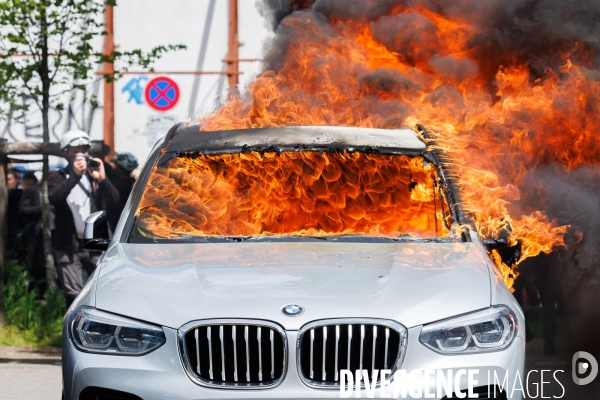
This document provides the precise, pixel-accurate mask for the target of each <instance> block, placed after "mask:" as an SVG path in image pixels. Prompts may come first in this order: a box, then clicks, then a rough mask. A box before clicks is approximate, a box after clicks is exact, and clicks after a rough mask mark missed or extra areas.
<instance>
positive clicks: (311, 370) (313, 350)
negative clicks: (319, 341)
mask: <svg viewBox="0 0 600 400" xmlns="http://www.w3.org/2000/svg"><path fill="white" fill-rule="evenodd" d="M314 343H315V330H314V329H311V330H310V379H313V377H314V375H315V373H314V370H313V358H314V357H313V356H314V352H315V349H314Z"/></svg>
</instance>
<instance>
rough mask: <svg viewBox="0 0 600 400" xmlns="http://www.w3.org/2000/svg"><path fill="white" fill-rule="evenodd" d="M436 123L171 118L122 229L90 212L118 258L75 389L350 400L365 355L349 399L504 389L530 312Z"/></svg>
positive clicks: (100, 278) (83, 333) (94, 245)
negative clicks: (444, 149) (208, 122)
mask: <svg viewBox="0 0 600 400" xmlns="http://www.w3.org/2000/svg"><path fill="white" fill-rule="evenodd" d="M423 135H426V133H425V132H424V130H422V129H421V128H418V132H417V131H413V130H411V129H388V130H381V129H365V128H348V127H285V128H265V129H250V130H232V131H218V132H201V131H200V130H199V127H198V126H183V125H177V126H175V127H174V128H173V129H171V131H170V132H169V133H168V134H167V136H166V137H165V139H164V140H161V141H160V142H159V143H157V145H156V146H155V148H154V150H153V151H152V153H151V155H150V156H149V158H148V160H147V161H146V164H145V166H144V168H143V170H142V172H141V175H140V177H139V179H138V181H137V183H136V185H135V188H134V190H133V192H132V195H131V197H130V199H129V202H128V203H127V206H126V208H125V211H124V212H123V215H122V217H121V220H120V222H119V225H118V226H117V227H116V229H115V232H114V236H113V237H112V239H108V230H107V226H106V217H105V215H104V213H103V212H99V213H96V214H94V215H92V216H90V218H88V221H87V223H86V232H85V235H84V236H85V243H86V247H87V248H88V249H95V250H101V251H104V256H103V257H102V259H101V261H100V263H99V264H98V267H97V269H96V271H95V273H94V274H93V275H92V277H91V278H90V279H89V281H88V282H87V285H86V286H85V289H84V291H83V292H82V293H81V295H80V296H79V297H78V298H77V300H76V301H75V302H74V304H73V305H72V306H71V308H70V309H69V310H68V312H67V315H66V316H65V320H64V335H63V384H64V398H65V399H68V400H77V399H81V400H86V399H144V400H151V399H233V398H236V399H239V398H261V399H264V398H298V399H300V398H311V399H316V398H337V397H340V395H341V394H342V393H348V390H349V388H347V387H346V383H347V379H349V378H348V376H349V374H348V372H347V371H350V372H351V374H354V373H355V371H356V370H360V371H362V372H363V376H364V380H365V382H362V381H361V382H358V384H357V383H356V382H355V387H354V391H355V393H354V394H353V395H352V396H353V397H354V396H356V395H357V393H356V390H358V391H361V392H362V393H360V394H361V395H362V397H367V395H368V394H369V390H370V389H371V390H372V389H373V386H375V387H376V388H377V390H385V388H386V386H387V387H388V389H389V387H390V385H391V386H393V385H394V383H395V382H396V381H398V379H399V378H398V377H399V376H401V375H399V374H397V372H401V371H405V372H406V374H407V375H406V376H408V377H410V379H408V381H407V382H408V384H414V383H415V381H419V382H418V383H420V384H421V386H422V387H423V385H424V386H425V389H424V390H426V391H427V392H426V393H432V394H433V396H434V397H433V398H437V399H440V398H444V399H451V398H464V397H465V396H467V398H469V397H468V392H467V387H468V386H473V387H471V391H472V392H474V393H479V397H478V398H480V399H481V398H498V399H500V398H506V393H505V392H503V393H500V392H499V391H498V390H499V388H497V387H496V385H497V382H498V381H497V380H496V379H495V378H497V379H498V380H499V381H500V382H502V381H503V380H504V379H508V381H509V382H511V383H512V382H513V380H514V379H515V378H516V376H517V375H518V374H521V375H522V373H523V366H524V350H525V341H524V316H523V313H522V311H521V309H520V308H519V306H518V304H517V303H516V301H515V300H514V298H513V296H512V295H511V293H510V292H509V290H508V289H507V288H506V287H505V285H504V284H503V282H502V277H501V275H500V273H499V272H498V270H497V269H496V267H495V265H494V263H493V262H492V261H491V259H490V258H489V257H488V254H487V252H486V248H485V246H484V244H483V243H482V241H481V240H480V238H479V237H478V235H477V233H476V232H474V231H473V230H471V229H469V227H468V221H466V217H465V215H464V213H463V212H461V210H460V207H459V201H458V199H459V197H458V196H460V193H457V192H456V190H455V188H454V187H453V185H452V182H451V180H449V179H447V177H446V174H445V171H444V169H443V168H442V165H441V163H440V161H439V157H438V155H437V154H436V153H435V152H432V151H430V150H428V147H427V145H426V144H425V142H424V141H423V139H422V138H423ZM431 370H434V371H435V370H437V371H444V373H446V372H447V373H449V374H452V373H453V374H454V375H453V376H454V377H456V379H455V380H453V382H454V383H455V385H454V388H453V389H452V391H451V393H446V392H444V391H441V392H440V391H439V390H438V388H437V386H436V382H435V380H433V381H432V382H429V381H428V380H426V379H425V378H426V377H427V374H426V373H421V374H412V372H413V371H422V372H424V371H431ZM472 370H473V371H477V374H478V375H477V378H476V379H475V380H472V381H471V382H469V374H467V373H462V372H461V371H463V372H464V371H472ZM382 374H383V378H382ZM355 377H359V376H355ZM369 380H370V381H369ZM398 384H399V383H398ZM340 385H341V386H342V387H340ZM490 388H494V389H496V394H495V395H494V394H493V392H492V394H490V395H489V397H487V396H488V391H489V390H490ZM409 389H410V388H409ZM342 390H345V392H342ZM393 392H394V391H393V390H390V393H392V395H393ZM399 393H402V391H401V390H400V391H396V395H399ZM422 393H424V392H422ZM379 396H380V394H379V392H377V394H376V397H379ZM404 396H405V397H409V398H411V396H412V397H419V396H418V393H416V392H415V391H414V390H412V389H410V390H408V391H406V393H405V394H404ZM422 396H423V397H425V395H424V394H422ZM436 396H437V397H436Z"/></svg>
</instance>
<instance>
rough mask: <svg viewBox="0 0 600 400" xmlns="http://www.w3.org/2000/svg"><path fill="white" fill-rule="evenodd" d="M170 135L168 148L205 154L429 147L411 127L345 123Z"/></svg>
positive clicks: (412, 151)
mask: <svg viewBox="0 0 600 400" xmlns="http://www.w3.org/2000/svg"><path fill="white" fill-rule="evenodd" d="M168 136H171V140H170V141H169V139H168V138H167V141H166V142H167V143H166V149H165V150H166V151H167V152H171V153H183V152H195V151H197V152H201V153H205V154H222V153H240V152H246V151H299V150H317V151H318V150H325V151H327V150H329V151H335V150H342V149H346V150H350V151H368V152H377V153H387V154H421V153H423V152H424V151H425V150H426V149H427V145H426V144H425V143H424V142H423V141H422V139H421V138H420V137H419V136H418V135H417V133H415V131H413V130H412V129H409V128H403V129H376V128H356V127H343V126H289V127H280V128H258V129H236V130H223V131H200V127H199V126H198V125H194V126H189V127H185V128H183V129H179V130H177V132H176V133H175V132H174V135H168Z"/></svg>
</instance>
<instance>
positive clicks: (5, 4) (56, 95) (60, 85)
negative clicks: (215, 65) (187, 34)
mask: <svg viewBox="0 0 600 400" xmlns="http://www.w3.org/2000/svg"><path fill="white" fill-rule="evenodd" d="M105 4H106V5H113V6H114V5H116V1H115V0H108V1H106V3H105V2H103V1H101V0H5V1H0V114H1V115H7V114H8V113H13V115H14V113H15V111H16V112H17V116H18V115H21V116H22V115H23V112H25V111H27V110H26V109H27V107H28V106H29V104H31V103H30V102H23V101H22V99H23V98H24V97H26V98H29V99H31V100H32V101H33V103H34V104H36V105H37V106H38V107H39V108H40V110H42V111H43V102H42V99H43V97H44V95H47V96H49V101H50V106H51V107H54V108H57V109H62V108H63V107H64V105H63V104H62V103H61V98H64V97H63V96H60V94H62V93H64V91H67V90H73V89H83V83H82V82H84V83H85V82H86V81H89V80H90V79H91V78H92V77H93V76H92V74H93V70H94V68H95V67H96V66H97V65H98V63H103V62H107V63H114V64H115V72H114V74H113V75H107V76H105V79H107V80H114V79H115V78H118V77H119V72H122V71H124V70H127V68H128V67H130V66H133V65H138V66H141V67H143V68H148V67H149V66H150V65H151V64H152V62H153V61H155V60H157V59H158V58H159V57H160V56H161V55H162V54H164V53H165V52H167V51H171V50H178V49H183V48H184V46H182V45H168V46H158V47H154V48H153V49H151V50H150V51H147V52H144V51H142V50H140V49H132V50H114V51H112V52H111V53H110V54H103V53H102V51H101V49H102V37H103V35H105V34H106V32H105V30H104V18H103V14H104V9H105ZM18 111H21V113H18Z"/></svg>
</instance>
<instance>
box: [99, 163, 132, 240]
mask: <svg viewBox="0 0 600 400" xmlns="http://www.w3.org/2000/svg"><path fill="white" fill-rule="evenodd" d="M112 161H113V163H114V164H115V176H116V177H115V179H114V180H113V181H112V182H113V185H114V186H115V187H116V188H117V190H118V191H119V202H118V203H117V204H116V205H115V206H114V207H109V208H108V210H107V212H106V213H107V218H108V224H109V225H110V227H111V229H112V230H113V231H114V230H115V228H116V227H117V223H118V222H119V218H120V217H121V214H122V213H123V209H124V208H125V204H126V203H127V200H128V199H129V195H130V194H131V189H133V184H134V183H135V178H134V177H133V176H132V174H131V173H132V171H133V170H134V169H136V168H137V167H138V160H137V158H135V156H134V155H133V154H131V153H120V154H119V155H117V156H116V157H115V158H114V159H113V160H112Z"/></svg>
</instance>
